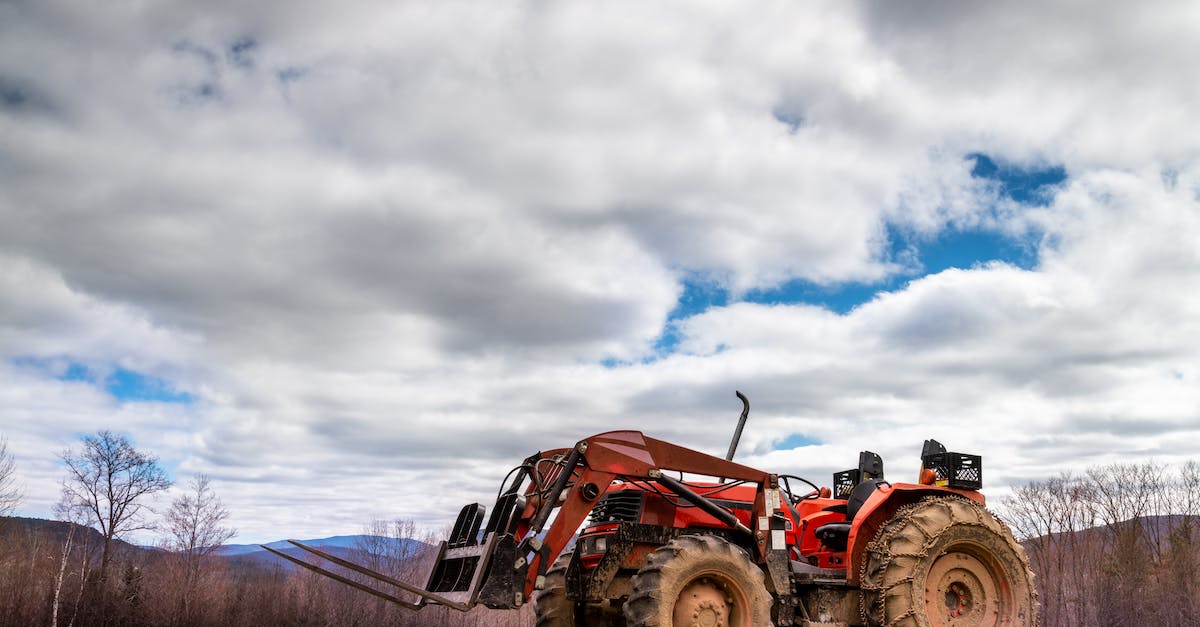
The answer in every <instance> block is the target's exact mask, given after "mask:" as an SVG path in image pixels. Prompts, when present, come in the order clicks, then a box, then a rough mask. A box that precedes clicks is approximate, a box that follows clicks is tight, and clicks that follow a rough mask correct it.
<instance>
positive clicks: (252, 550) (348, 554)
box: [0, 517, 428, 571]
mask: <svg viewBox="0 0 1200 627" xmlns="http://www.w3.org/2000/svg"><path fill="white" fill-rule="evenodd" d="M71 527H75V536H74V538H73V540H72V542H73V543H75V544H76V545H77V546H78V545H81V544H82V543H83V542H84V540H85V539H86V540H87V541H88V542H90V543H91V544H92V545H93V546H99V545H100V543H101V542H103V541H104V537H103V536H101V535H100V532H98V531H96V530H95V529H92V528H91V527H84V526H81V525H76V524H74V523H69V522H63V521H61V520H45V519H42V518H19V517H0V535H3V536H17V537H20V536H24V535H28V534H40V535H42V537H44V538H48V539H49V540H50V541H51V542H54V543H58V544H61V543H65V542H66V540H67V533H68V532H69V531H70V529H71ZM298 542H301V543H303V544H306V545H308V546H312V547H316V548H319V549H321V550H323V551H325V552H326V553H331V554H333V555H336V556H338V557H342V558H345V559H350V560H353V559H354V558H355V553H356V552H357V547H360V546H363V545H364V544H366V543H370V544H371V545H372V546H387V547H389V548H393V547H394V549H395V550H396V551H397V552H406V553H410V554H411V553H416V552H420V549H421V548H423V547H427V546H428V545H426V544H425V543H423V542H419V541H417V540H412V539H409V538H404V539H396V538H388V537H384V536H371V535H365V534H360V535H349V536H331V537H328V538H315V539H309V540H298ZM116 546H117V551H118V552H119V553H123V554H125V555H129V556H139V557H145V556H148V555H150V554H153V553H155V552H157V551H159V549H156V548H154V547H139V546H134V545H132V544H129V543H128V542H123V541H121V540H117V541H116ZM267 546H269V547H271V548H272V549H275V550H277V551H280V552H283V553H286V554H288V555H291V556H293V557H300V558H303V557H304V556H307V555H308V554H307V553H305V552H304V551H303V550H301V549H298V548H296V547H295V546H292V545H291V544H290V543H288V541H287V540H276V541H274V542H270V543H267ZM216 554H217V555H218V556H220V557H223V558H226V559H228V560H229V562H230V564H231V565H234V566H240V567H251V568H255V567H258V568H261V567H268V568H276V567H278V568H282V569H283V570H289V571H290V570H292V569H293V568H295V567H296V566H295V565H294V564H292V563H291V562H289V561H287V560H285V559H283V558H281V557H279V556H278V555H274V554H272V553H270V552H268V551H265V550H263V548H262V547H260V546H259V545H257V544H227V545H224V546H222V547H221V548H220V549H218V550H217V552H216Z"/></svg>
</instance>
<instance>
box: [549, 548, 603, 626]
mask: <svg viewBox="0 0 1200 627" xmlns="http://www.w3.org/2000/svg"><path fill="white" fill-rule="evenodd" d="M573 554H574V551H564V552H563V554H562V555H560V556H559V557H558V559H556V560H554V563H553V564H551V565H550V569H549V570H547V571H546V583H545V585H544V586H542V589H541V590H538V591H537V593H536V594H534V596H533V607H534V614H535V615H536V617H537V619H536V620H537V622H536V625H537V627H577V626H579V625H584V626H586V627H624V625H625V619H624V617H622V616H621V611H620V609H619V608H612V607H609V606H606V605H593V604H588V603H576V602H575V601H572V600H571V599H570V598H568V597H567V567H568V566H570V565H571V556H572V555H573Z"/></svg>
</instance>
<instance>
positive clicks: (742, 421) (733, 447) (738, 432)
mask: <svg viewBox="0 0 1200 627" xmlns="http://www.w3.org/2000/svg"><path fill="white" fill-rule="evenodd" d="M733 393H734V394H737V397H738V398H740V399H742V415H741V417H740V418H738V426H737V429H735V430H734V432H733V441H732V442H730V443H729V452H728V453H726V454H725V460H726V461H733V454H734V453H735V452H736V451H737V446H738V442H739V441H741V439H742V427H745V426H746V418H747V417H748V416H749V415H750V399H748V398H746V395H745V394H742V393H741V392H739V391H737V390H734V392H733Z"/></svg>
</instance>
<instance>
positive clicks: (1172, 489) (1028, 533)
mask: <svg viewBox="0 0 1200 627" xmlns="http://www.w3.org/2000/svg"><path fill="white" fill-rule="evenodd" d="M1004 506H1005V507H1004V509H1005V512H1004V513H1005V518H1006V519H1007V520H1008V522H1009V524H1010V525H1012V527H1013V528H1014V530H1015V531H1016V532H1017V534H1018V535H1019V536H1021V537H1023V538H1024V544H1025V547H1026V550H1027V551H1028V554H1029V558H1030V562H1031V566H1032V568H1033V571H1034V574H1035V575H1036V577H1037V579H1036V582H1037V588H1038V592H1039V594H1040V601H1041V615H1042V624H1043V625H1045V626H1046V627H1065V626H1076V625H1097V626H1112V627H1118V626H1121V627H1125V626H1129V625H1155V626H1161V627H1192V626H1195V625H1200V465H1198V464H1196V463H1195V462H1189V463H1187V464H1185V465H1183V466H1182V467H1178V468H1171V467H1168V466H1164V465H1160V464H1155V463H1142V464H1113V465H1109V466H1099V467H1094V468H1090V469H1088V470H1087V471H1086V472H1084V473H1083V474H1070V473H1068V474H1063V475H1060V476H1058V477H1055V478H1053V479H1049V480H1046V481H1036V482H1032V483H1029V484H1028V485H1026V486H1024V487H1021V488H1018V489H1016V490H1015V491H1014V492H1013V494H1012V496H1011V497H1009V498H1008V499H1006V500H1005V503H1004Z"/></svg>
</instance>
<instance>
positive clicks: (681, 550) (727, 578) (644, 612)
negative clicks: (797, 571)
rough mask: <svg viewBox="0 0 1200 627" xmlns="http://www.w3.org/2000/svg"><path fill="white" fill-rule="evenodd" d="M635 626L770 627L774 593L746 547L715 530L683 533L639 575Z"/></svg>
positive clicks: (631, 604)
mask: <svg viewBox="0 0 1200 627" xmlns="http://www.w3.org/2000/svg"><path fill="white" fill-rule="evenodd" d="M625 620H626V622H627V623H628V625H629V627H643V626H645V625H655V626H658V627H671V626H674V627H693V626H697V627H699V626H703V627H764V626H766V625H770V624H771V595H770V594H769V593H768V592H767V588H766V585H765V584H764V583H763V572H762V570H761V569H759V567H758V566H756V565H755V564H754V562H752V561H751V560H750V556H749V555H748V554H747V553H746V551H744V550H742V548H741V547H738V546H736V545H734V544H731V543H730V542H727V541H726V540H724V539H722V538H719V537H716V536H710V535H687V536H680V537H678V538H676V539H674V540H672V541H671V542H668V543H667V544H665V545H663V546H661V547H659V548H658V549H656V550H655V551H654V552H653V553H651V554H650V556H649V557H648V558H647V559H646V564H645V566H643V567H642V568H641V570H639V571H638V573H637V575H636V576H634V578H633V593H632V594H631V595H630V596H629V600H628V601H626V603H625Z"/></svg>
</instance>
